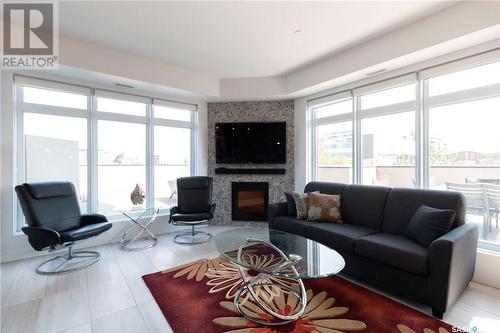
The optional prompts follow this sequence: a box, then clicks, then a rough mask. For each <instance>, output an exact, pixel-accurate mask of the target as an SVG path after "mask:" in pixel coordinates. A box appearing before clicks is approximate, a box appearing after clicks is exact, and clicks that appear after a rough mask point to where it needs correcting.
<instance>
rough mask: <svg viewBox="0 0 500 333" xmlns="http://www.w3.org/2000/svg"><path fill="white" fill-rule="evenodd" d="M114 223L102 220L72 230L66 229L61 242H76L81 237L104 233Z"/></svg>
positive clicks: (62, 233)
mask: <svg viewBox="0 0 500 333" xmlns="http://www.w3.org/2000/svg"><path fill="white" fill-rule="evenodd" d="M111 226H112V224H111V223H110V222H100V223H94V224H89V225H85V226H82V227H78V228H75V229H71V230H66V231H63V232H61V233H59V234H60V235H61V242H62V243H65V242H76V241H79V240H81V239H86V238H89V237H94V236H97V235H99V234H102V233H103V232H105V231H106V230H108V229H110V228H111Z"/></svg>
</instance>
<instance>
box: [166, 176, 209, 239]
mask: <svg viewBox="0 0 500 333" xmlns="http://www.w3.org/2000/svg"><path fill="white" fill-rule="evenodd" d="M212 186H213V179H212V178H211V177H202V176H197V177H181V178H178V179H177V206H175V207H172V208H171V209H170V222H171V223H172V224H174V225H178V226H189V227H191V231H188V232H184V233H181V234H179V235H177V236H175V238H174V241H175V242H176V243H180V244H197V243H202V242H207V241H209V240H210V238H212V235H211V234H210V233H208V232H205V231H199V230H195V229H194V228H195V226H200V225H206V224H208V221H210V220H211V219H212V218H213V217H214V211H215V204H214V203H212Z"/></svg>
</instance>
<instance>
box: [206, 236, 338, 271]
mask: <svg viewBox="0 0 500 333" xmlns="http://www.w3.org/2000/svg"><path fill="white" fill-rule="evenodd" d="M213 244H214V246H215V248H216V249H217V251H218V252H219V253H220V254H221V255H222V256H224V257H225V258H227V259H229V260H230V261H232V262H234V263H236V264H238V265H240V266H243V267H245V268H246V269H251V270H254V271H257V272H259V273H264V274H269V275H273V276H278V277H284V278H293V279H312V278H318V277H325V276H330V275H334V274H337V273H338V272H340V271H341V270H342V269H343V268H344V265H345V261H344V258H342V256H341V255H340V254H339V253H338V252H337V251H335V250H333V249H331V248H329V247H328V246H325V245H323V244H321V243H318V242H316V241H313V240H311V239H307V238H305V237H301V236H298V235H293V234H290V233H287V232H284V231H279V230H273V229H259V228H235V229H231V230H227V231H223V232H221V233H219V234H217V235H216V236H215V237H214V238H213Z"/></svg>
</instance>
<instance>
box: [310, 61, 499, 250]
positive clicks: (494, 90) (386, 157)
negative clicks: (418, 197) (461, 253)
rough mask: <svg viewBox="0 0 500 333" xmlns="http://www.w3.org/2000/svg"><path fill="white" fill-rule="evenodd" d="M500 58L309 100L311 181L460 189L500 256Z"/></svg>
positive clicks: (470, 217) (486, 241)
mask: <svg viewBox="0 0 500 333" xmlns="http://www.w3.org/2000/svg"><path fill="white" fill-rule="evenodd" d="M499 55H500V52H496V53H495V52H491V53H490V54H483V55H480V56H478V57H472V58H468V59H463V60H460V61H457V62H455V63H447V64H445V65H442V66H435V67H432V68H429V69H425V70H422V71H420V72H418V76H417V73H413V74H408V75H405V76H401V77H397V78H393V79H389V80H386V81H383V82H378V83H375V84H373V85H369V86H362V87H359V88H355V89H352V90H350V91H348V92H343V93H341V94H342V96H344V97H345V96H346V95H347V94H350V95H351V96H352V99H353V100H354V102H350V101H351V100H349V99H340V98H336V96H337V95H330V96H325V97H320V98H315V99H313V100H311V101H309V102H308V106H309V111H310V116H311V127H310V129H311V130H310V141H311V144H312V147H311V155H312V158H311V170H312V172H311V177H312V180H322V181H338V182H343V183H349V182H353V183H356V184H369V185H385V186H392V187H420V188H431V189H441V190H454V191H457V190H458V191H462V193H463V194H464V196H465V198H466V203H467V209H466V212H467V221H468V223H474V224H477V225H478V227H479V230H480V231H479V246H480V247H482V248H487V249H490V250H496V251H499V252H500V222H499V220H500V199H499V196H498V193H500V146H499V145H498V142H500V131H499V130H498V124H500V112H499V110H500V62H499V61H498V59H500V58H499ZM492 61H494V62H492ZM342 103H345V104H342ZM349 103H352V104H349ZM349 105H351V106H352V110H349ZM471 184H472V185H471ZM461 185H464V186H462V187H460V186H461ZM470 186H473V187H474V186H476V187H477V188H479V191H480V192H479V193H482V194H481V195H482V196H483V197H482V199H480V200H478V199H477V198H476V197H474V195H475V194H474V193H477V192H474V191H475V190H474V191H471V190H470V188H471V187H470ZM460 189H462V190H460ZM471 193H472V194H471ZM497 224H498V225H497Z"/></svg>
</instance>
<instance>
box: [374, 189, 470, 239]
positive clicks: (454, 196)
mask: <svg viewBox="0 0 500 333" xmlns="http://www.w3.org/2000/svg"><path fill="white" fill-rule="evenodd" d="M421 205H427V206H430V207H434V208H438V209H453V210H454V211H455V218H454V220H453V223H452V224H451V228H450V229H453V228H455V227H457V226H459V225H462V224H464V223H465V199H464V197H463V195H462V194H460V193H458V192H453V191H437V190H422V189H405V188H393V189H392V190H391V192H390V193H389V196H388V197H387V203H386V206H385V213H384V222H383V224H382V231H383V232H385V233H390V234H394V235H405V233H406V229H407V227H408V223H409V222H410V219H411V217H412V216H413V214H414V213H415V211H416V210H417V208H418V207H420V206H421Z"/></svg>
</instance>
